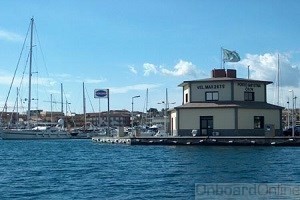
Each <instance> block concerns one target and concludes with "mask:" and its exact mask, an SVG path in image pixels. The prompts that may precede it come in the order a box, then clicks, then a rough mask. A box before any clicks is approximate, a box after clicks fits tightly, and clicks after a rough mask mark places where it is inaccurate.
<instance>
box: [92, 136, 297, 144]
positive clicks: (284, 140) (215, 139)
mask: <svg viewBox="0 0 300 200" xmlns="http://www.w3.org/2000/svg"><path fill="white" fill-rule="evenodd" d="M92 140H93V141H94V142H99V143H108V144H109V143H110V144H127V145H185V146H300V137H299V136H297V137H281V136H277V137H264V136H255V137H251V136H232V137H223V136H209V137H207V136H197V137H192V136H185V137H173V136H168V137H154V136H151V137H142V136H140V137H93V138H92Z"/></svg>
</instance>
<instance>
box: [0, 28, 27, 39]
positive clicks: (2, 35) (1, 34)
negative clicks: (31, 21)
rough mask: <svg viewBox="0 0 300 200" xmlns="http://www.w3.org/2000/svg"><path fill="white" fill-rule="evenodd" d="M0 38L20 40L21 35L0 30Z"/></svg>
mask: <svg viewBox="0 0 300 200" xmlns="http://www.w3.org/2000/svg"><path fill="white" fill-rule="evenodd" d="M0 39H1V40H8V41H16V42H18V41H22V40H23V37H22V36H21V35H18V34H16V33H12V32H8V31H4V30H0Z"/></svg>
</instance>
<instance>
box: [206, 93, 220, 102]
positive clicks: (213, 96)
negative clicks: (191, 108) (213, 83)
mask: <svg viewBox="0 0 300 200" xmlns="http://www.w3.org/2000/svg"><path fill="white" fill-rule="evenodd" d="M205 101H219V92H206V93H205Z"/></svg>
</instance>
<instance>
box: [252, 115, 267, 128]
mask: <svg viewBox="0 0 300 200" xmlns="http://www.w3.org/2000/svg"><path fill="white" fill-rule="evenodd" d="M264 123H265V119H264V117H263V116H254V128H255V129H262V128H264Z"/></svg>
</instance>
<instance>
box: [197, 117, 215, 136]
mask: <svg viewBox="0 0 300 200" xmlns="http://www.w3.org/2000/svg"><path fill="white" fill-rule="evenodd" d="M213 124H214V121H213V117H212V116H200V134H201V135H207V136H209V135H212V132H213Z"/></svg>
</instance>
